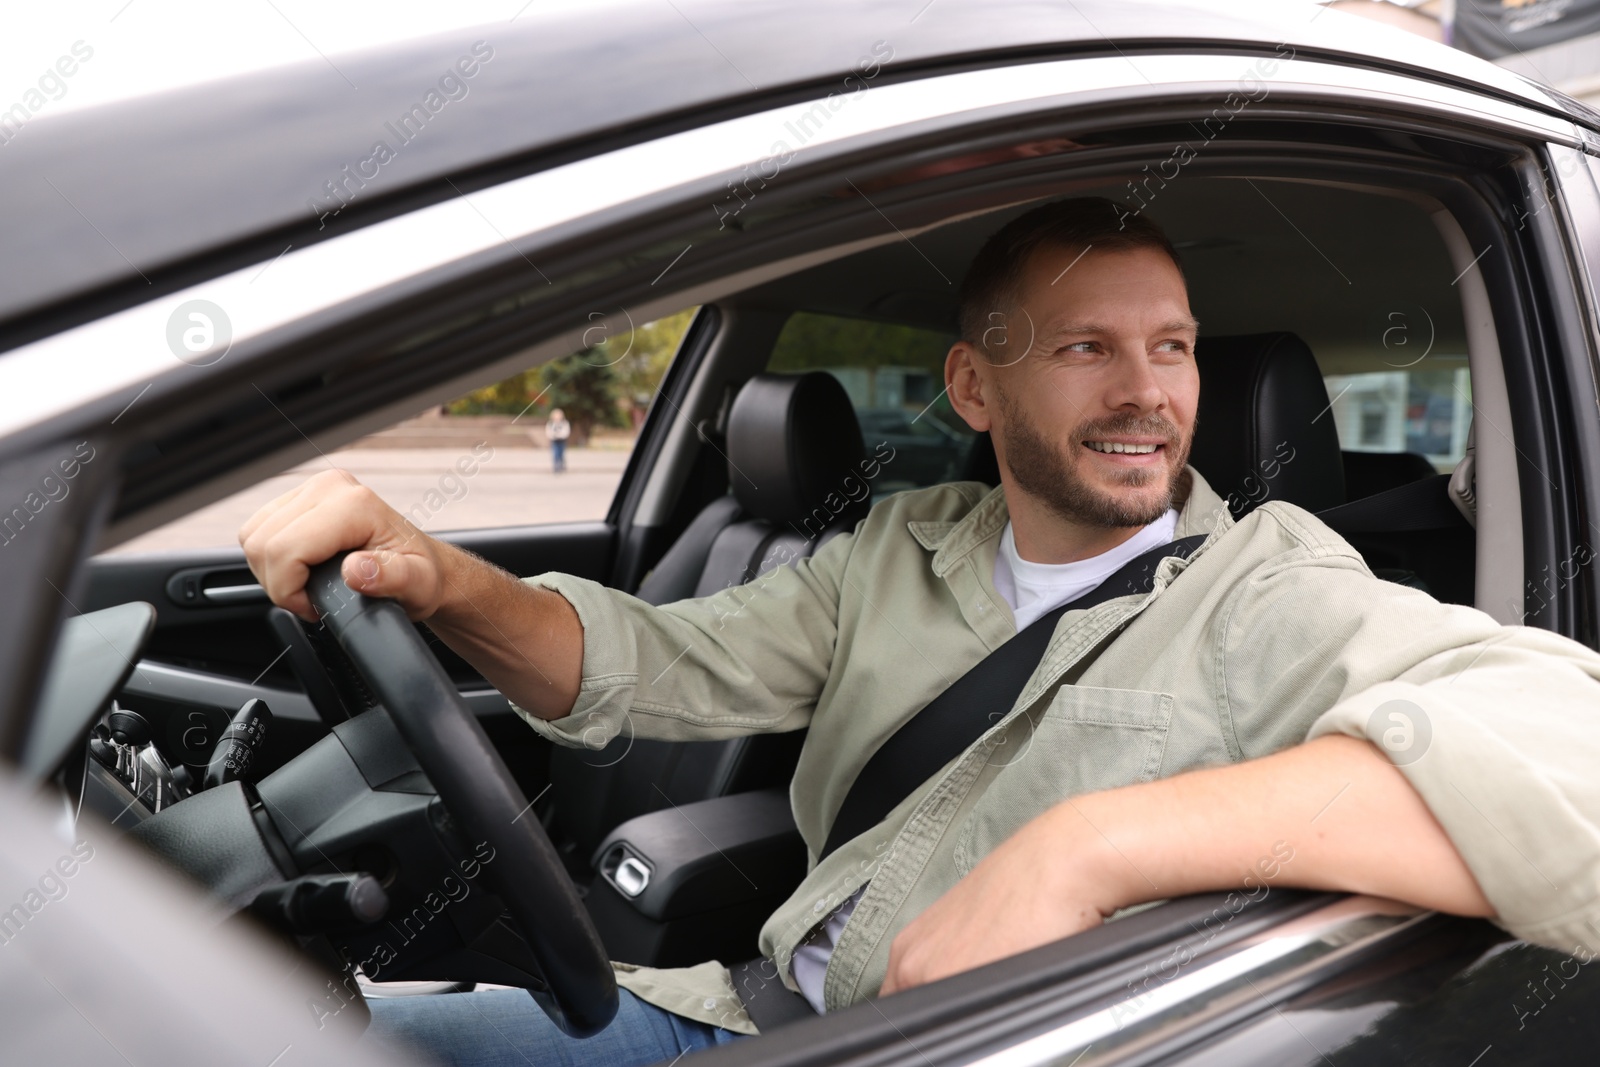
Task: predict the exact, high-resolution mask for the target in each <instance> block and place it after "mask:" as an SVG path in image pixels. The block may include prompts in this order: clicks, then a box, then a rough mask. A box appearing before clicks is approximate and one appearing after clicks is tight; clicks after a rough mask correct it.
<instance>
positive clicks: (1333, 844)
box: [882, 736, 1493, 993]
mask: <svg viewBox="0 0 1600 1067" xmlns="http://www.w3.org/2000/svg"><path fill="white" fill-rule="evenodd" d="M1291 849H1292V850H1293V851H1292V852H1291V851H1290V850H1291ZM1264 880H1266V881H1271V882H1273V883H1275V884H1277V885H1282V886H1299V887H1303V888H1309V889H1333V890H1343V891H1347V892H1352V893H1370V894H1373V895H1375V896H1383V897H1391V898H1393V899H1396V900H1402V901H1405V902H1407V903H1411V904H1417V905H1420V906H1422V907H1426V908H1435V909H1438V910H1440V911H1447V912H1453V913H1455V914H1457V915H1477V916H1488V915H1492V914H1493V909H1492V908H1490V906H1489V902H1488V901H1487V900H1485V899H1484V896H1483V893H1482V891H1481V890H1480V889H1479V888H1478V883H1477V881H1476V880H1474V879H1473V877H1472V872H1471V871H1469V870H1468V869H1467V866H1466V864H1465V863H1463V862H1462V860H1461V857H1460V855H1459V854H1458V853H1457V852H1456V850H1455V847H1454V846H1453V845H1451V843H1450V839H1449V838H1448V837H1446V836H1445V833H1444V831H1443V830H1442V829H1441V828H1440V826H1439V824H1438V822H1437V821H1436V820H1435V819H1434V817H1433V815H1432V813H1431V812H1429V811H1428V809H1427V806H1426V805H1424V804H1423V802H1422V798H1421V797H1419V796H1418V795H1417V793H1416V791H1415V790H1414V789H1412V788H1411V785H1410V783H1408V782H1407V781H1406V780H1405V778H1404V776H1403V775H1401V773H1400V772H1399V771H1398V770H1396V769H1395V767H1394V765H1393V764H1391V763H1390V762H1389V761H1388V760H1386V759H1385V758H1384V757H1383V755H1382V754H1381V753H1379V752H1378V750H1377V749H1375V748H1373V747H1372V746H1371V745H1370V744H1368V743H1367V742H1366V741H1361V740H1357V739H1356V738H1351V737H1344V736H1336V737H1321V738H1318V739H1317V740H1315V741H1311V742H1308V743H1307V744H1304V745H1300V746H1298V747H1296V748H1292V749H1288V750H1286V751H1284V752H1279V753H1277V754H1276V755H1273V756H1268V757H1266V758H1264V759H1258V760H1252V761H1250V762H1248V763H1239V764H1234V765H1231V766H1227V767H1215V768H1212V769H1210V770H1204V771H1194V772H1191V773H1189V774H1182V775H1178V776H1177V777H1175V778H1167V779H1163V780H1161V781H1159V782H1145V783H1141V784H1139V785H1132V786H1125V787H1123V788H1121V789H1110V790H1107V791H1105V792H1103V793H1090V794H1087V795H1085V796H1080V797H1073V798H1072V799H1071V800H1067V801H1064V802H1062V803H1061V804H1058V805H1056V806H1055V807H1053V808H1051V809H1049V810H1048V811H1046V812H1045V813H1044V814H1043V815H1040V816H1038V817H1037V818H1035V819H1033V820H1032V821H1031V822H1028V823H1026V824H1024V825H1023V827H1022V829H1020V830H1018V831H1017V832H1016V833H1015V834H1014V835H1012V836H1011V837H1010V838H1009V839H1007V840H1006V841H1005V842H1004V843H1003V844H1002V845H1001V846H1000V847H999V848H997V849H995V850H994V851H993V852H991V853H990V854H989V855H988V856H986V857H984V859H983V861H982V862H980V863H979V864H978V865H977V866H976V867H974V868H973V869H972V871H971V872H970V873H968V874H967V876H966V877H965V878H963V879H962V880H961V881H960V882H958V883H956V885H955V887H954V888H953V889H951V890H950V891H949V892H948V893H946V894H945V895H944V896H942V897H940V898H939V899H938V900H936V901H935V902H934V903H933V905H932V906H931V907H929V908H928V909H927V910H926V911H924V912H923V913H922V914H921V915H919V916H917V917H916V918H915V919H913V920H912V921H911V923H910V924H908V925H907V926H906V927H905V928H904V929H902V930H901V931H900V933H899V934H898V935H897V936H896V937H895V939H894V943H893V945H892V946H891V949H890V953H889V967H888V974H887V975H886V977H885V979H884V983H883V988H882V991H883V992H884V993H893V992H896V991H898V990H901V989H906V988H909V987H911V986H915V985H920V984H922V983H923V982H930V981H933V980H934V979H937V978H943V977H945V976H946V975H951V974H956V973H958V972H960V971H965V970H968V969H969V968H972V967H977V966H979V965H981V964H984V963H988V962H990V961H991V960H997V959H1002V958H1004V957H1006V956H1010V955H1014V954H1015V953H1018V952H1024V951H1026V950H1028V949H1030V948H1035V947H1037V946H1039V945H1043V944H1046V943H1048V942H1050V941H1055V940H1057V939H1059V938H1063V937H1067V936H1069V935H1071V934H1075V933H1078V932H1080V931H1082V930H1086V929H1088V928H1089V927H1091V926H1094V925H1096V924H1098V923H1099V922H1100V921H1101V920H1102V919H1104V918H1106V917H1107V916H1109V915H1111V914H1112V913H1113V912H1115V911H1117V910H1118V909H1119V908H1125V907H1129V906H1131V905H1134V904H1142V903H1145V902H1146V901H1151V900H1162V899H1165V898H1168V897H1180V896H1184V895H1186V894H1189V893H1201V892H1206V891H1208V890H1219V889H1236V890H1242V891H1248V892H1250V893H1251V894H1252V895H1253V894H1254V891H1255V890H1256V889H1257V888H1259V886H1260V885H1261V884H1262V882H1263V881H1264Z"/></svg>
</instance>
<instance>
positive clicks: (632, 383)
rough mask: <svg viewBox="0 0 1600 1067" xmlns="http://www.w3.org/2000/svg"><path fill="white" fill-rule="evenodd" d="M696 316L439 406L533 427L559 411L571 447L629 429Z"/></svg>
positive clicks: (646, 328)
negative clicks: (602, 429)
mask: <svg viewBox="0 0 1600 1067" xmlns="http://www.w3.org/2000/svg"><path fill="white" fill-rule="evenodd" d="M696 310H697V309H695V308H688V309H686V310H684V311H680V312H677V313H676V314H673V315H667V316H665V317H663V318H659V319H656V320H655V321H653V322H647V323H645V324H644V325H643V326H639V327H637V328H636V329H633V330H630V331H628V332H627V333H623V334H618V335H617V336H615V337H608V338H606V339H605V340H603V341H601V342H600V343H599V344H597V345H594V346H593V347H591V348H587V349H584V350H583V351H580V352H575V353H573V354H572V355H570V356H565V357H563V358H561V359H557V360H553V361H551V362H550V363H547V364H545V365H544V366H542V367H536V368H534V369H532V370H527V371H523V372H521V373H519V374H513V375H512V376H511V377H509V378H507V379H505V380H504V381H500V382H496V383H495V384H493V385H488V386H484V387H483V388H482V389H475V390H473V391H472V392H470V393H468V394H467V395H466V396H463V397H459V398H458V399H456V400H452V401H451V402H450V403H448V404H446V405H445V411H446V413H448V414H451V415H522V414H526V415H529V416H531V417H532V418H533V419H534V420H538V419H542V418H544V417H545V416H546V415H548V414H549V411H550V409H551V408H552V407H558V408H561V409H562V410H563V411H564V412H566V415H567V418H568V419H570V420H572V435H573V444H574V445H577V444H581V443H583V442H585V441H587V440H588V438H589V435H590V433H591V432H592V431H593V430H594V428H595V427H597V426H627V425H628V424H629V422H630V419H629V417H628V413H629V412H631V413H632V414H633V415H634V419H633V420H632V421H633V422H634V424H635V425H637V421H638V420H639V419H642V418H643V416H644V413H645V412H646V411H648V410H649V408H650V403H651V401H652V400H654V398H655V395H656V390H657V389H659V388H660V387H661V379H662V376H663V375H665V374H666V373H667V367H669V366H670V365H671V364H672V357H673V356H675V355H676V354H677V352H678V345H679V344H680V343H682V341H683V335H684V334H685V333H686V332H687V331H688V329H689V323H690V322H692V321H693V320H694V314H695V311H696Z"/></svg>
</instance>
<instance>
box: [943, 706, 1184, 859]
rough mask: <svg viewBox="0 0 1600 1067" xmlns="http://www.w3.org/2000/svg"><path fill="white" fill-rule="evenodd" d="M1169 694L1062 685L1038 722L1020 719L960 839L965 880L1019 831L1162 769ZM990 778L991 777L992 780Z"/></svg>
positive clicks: (996, 754) (994, 760) (998, 751)
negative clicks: (1058, 809)
mask: <svg viewBox="0 0 1600 1067" xmlns="http://www.w3.org/2000/svg"><path fill="white" fill-rule="evenodd" d="M1172 702H1173V698H1172V695H1171V694H1170V693H1151V692H1145V691H1143V690H1138V689H1099V688H1094V687H1091V686H1080V685H1063V686H1062V687H1061V688H1060V689H1059V690H1058V691H1057V692H1056V695H1055V697H1054V699H1052V700H1051V701H1050V703H1049V705H1047V706H1046V708H1045V709H1044V712H1043V714H1039V715H1037V718H1030V717H1028V715H1026V714H1023V715H1019V716H1017V718H1016V719H1014V720H1013V721H1012V723H1011V725H1010V727H1008V729H1007V730H1006V732H1005V735H1004V737H1003V739H1002V741H1001V743H1000V744H998V745H996V747H995V748H994V749H993V751H992V752H991V753H990V756H989V763H990V764H991V765H992V766H993V767H994V770H993V771H990V770H988V769H986V770H985V772H984V774H983V775H982V776H981V777H980V779H979V781H980V782H982V781H983V780H984V779H987V780H988V786H987V788H985V789H984V791H983V793H982V794H981V795H980V796H979V797H978V799H977V801H976V802H974V804H973V806H972V810H971V811H970V812H969V813H968V815H967V818H966V821H965V824H964V825H963V826H962V828H961V832H960V834H959V835H958V837H957V838H956V845H955V864H956V868H957V869H958V870H959V871H960V872H961V874H962V875H966V874H967V872H968V871H970V870H972V868H973V867H974V866H976V865H977V863H978V861H980V860H982V859H983V857H985V856H987V855H988V854H989V853H990V852H992V851H993V850H994V849H995V847H996V846H998V845H999V844H1000V843H1001V842H1003V841H1005V840H1006V839H1007V838H1009V837H1010V836H1011V835H1012V834H1014V833H1016V832H1017V831H1018V830H1020V829H1021V828H1022V825H1023V824H1024V823H1026V822H1028V821H1029V820H1030V819H1033V818H1034V817H1035V816H1037V815H1040V814H1042V813H1043V812H1044V811H1045V810H1046V809H1047V808H1051V807H1054V806H1055V805H1057V804H1059V803H1061V801H1063V800H1065V799H1067V798H1068V797H1072V796H1078V795H1079V794H1082V793H1093V792H1097V791H1099V790H1102V789H1114V788H1116V787H1118V786H1124V785H1132V784H1134V783H1135V782H1148V781H1151V780H1153V779H1154V778H1155V776H1156V774H1157V772H1158V771H1159V770H1160V769H1161V758H1162V754H1163V753H1164V752H1165V750H1166V744H1167V727H1168V725H1169V723H1170V722H1171V719H1172ZM991 774H992V777H991Z"/></svg>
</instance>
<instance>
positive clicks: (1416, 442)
mask: <svg viewBox="0 0 1600 1067" xmlns="http://www.w3.org/2000/svg"><path fill="white" fill-rule="evenodd" d="M1373 363H1374V369H1372V370H1370V371H1362V372H1357V373H1354V374H1329V375H1326V376H1325V377H1324V381H1326V383H1327V386H1328V396H1329V397H1330V398H1331V399H1332V401H1333V406H1332V409H1331V411H1332V414H1333V419H1334V425H1335V426H1336V427H1338V430H1339V447H1340V448H1342V449H1344V450H1345V451H1346V452H1361V453H1395V452H1410V453H1413V454H1414V455H1420V456H1422V457H1424V458H1425V459H1427V461H1428V462H1429V463H1431V464H1432V465H1433V468H1434V469H1435V470H1437V471H1439V472H1441V473H1446V472H1449V471H1452V470H1454V469H1455V466H1456V464H1457V463H1459V462H1461V457H1462V456H1463V455H1464V454H1465V453H1466V449H1467V431H1468V430H1470V429H1471V428H1472V377H1471V375H1470V373H1469V372H1468V370H1467V357H1466V356H1465V355H1462V356H1458V357H1454V358H1452V357H1450V356H1438V355H1431V356H1429V357H1428V359H1427V361H1426V363H1425V364H1424V365H1423V366H1418V367H1413V368H1409V369H1406V370H1396V369H1394V365H1393V363H1385V362H1384V361H1383V360H1382V359H1381V358H1375V359H1374V360H1373Z"/></svg>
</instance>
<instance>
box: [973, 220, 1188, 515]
mask: <svg viewBox="0 0 1600 1067" xmlns="http://www.w3.org/2000/svg"><path fill="white" fill-rule="evenodd" d="M1080 257H1081V258H1080ZM1017 296H1018V299H1017V301H1016V305H1015V306H1014V307H1011V308H1005V309H996V310H997V311H998V312H999V315H998V316H997V317H994V316H992V317H991V319H990V321H991V322H992V323H995V324H996V326H997V328H996V329H991V330H990V331H989V332H988V333H987V334H986V335H985V338H984V340H985V342H986V344H985V345H984V346H983V347H980V348H974V347H973V346H971V345H967V344H965V342H962V343H959V344H958V345H957V346H956V348H955V349H952V351H951V354H950V358H949V360H948V361H947V378H948V379H949V380H950V381H951V386H952V388H951V396H952V402H953V403H955V404H956V406H957V408H958V410H960V411H961V414H962V415H963V416H964V417H965V418H966V419H967V421H968V422H969V423H971V424H972V425H973V428H974V429H978V430H984V429H987V430H990V431H991V434H992V437H993V439H994V446H995V453H996V455H997V457H998V459H999V461H1000V467H1001V470H1002V471H1003V472H1005V473H1007V474H1008V475H1009V481H1010V482H1011V483H1013V485H1014V487H1015V488H1016V489H1019V490H1021V491H1022V492H1025V493H1027V494H1029V495H1030V496H1032V497H1034V498H1036V499H1037V500H1038V501H1039V502H1040V503H1042V504H1043V505H1044V506H1045V507H1046V508H1048V509H1049V510H1050V511H1052V512H1054V513H1055V514H1057V515H1058V516H1060V517H1061V518H1064V519H1067V520H1068V521H1070V522H1073V523H1076V524H1081V525H1084V526H1091V527H1101V528H1106V527H1130V526H1143V525H1146V524H1148V523H1151V522H1154V521H1155V520H1156V519H1158V518H1160V516H1161V515H1162V514H1163V513H1164V512H1165V511H1166V510H1167V508H1169V507H1170V506H1172V501H1173V495H1174V492H1175V490H1176V488H1177V481H1178V476H1179V475H1180V474H1181V473H1182V471H1183V465H1184V462H1185V460H1186V459H1187V458H1188V455H1189V446H1190V443H1191V441H1192V440H1193V436H1194V421H1195V408H1196V406H1197V404H1198V403H1199V398H1200V376H1199V372H1198V371H1197V370H1196V368H1195V362H1194V340H1195V329H1196V326H1197V323H1196V322H1195V321H1194V317H1193V316H1192V315H1191V314H1190V312H1189V298H1188V294H1187V292H1186V290H1185V288H1184V284H1183V277H1182V275H1180V274H1179V273H1178V269H1177V266H1176V265H1175V264H1174V263H1173V262H1172V260H1171V259H1170V258H1168V257H1167V255H1166V254H1165V253H1163V252H1161V251H1160V250H1158V249H1147V248H1137V249H1122V250H1115V251H1095V250H1093V249H1091V250H1089V251H1088V252H1084V251H1083V249H1082V248H1081V247H1075V248H1054V247H1044V248H1041V249H1038V250H1036V251H1035V252H1034V253H1033V255H1032V256H1031V257H1030V260H1029V262H1028V265H1027V268H1026V271H1025V273H1024V276H1023V282H1022V285H1021V287H1020V291H1019V293H1018V294H1017ZM1030 337H1031V341H1032V343H1031V346H1030V345H1029V341H1030ZM1025 346H1026V350H1025V351H1024V349H1025ZM962 349H965V350H966V351H965V353H962V352H961V350H962ZM963 363H964V364H965V365H967V366H970V368H971V370H970V372H965V373H968V375H969V376H968V378H967V381H966V383H964V382H963V381H962V376H963V373H964V372H963V370H962V365H963ZM964 386H965V387H964Z"/></svg>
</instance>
